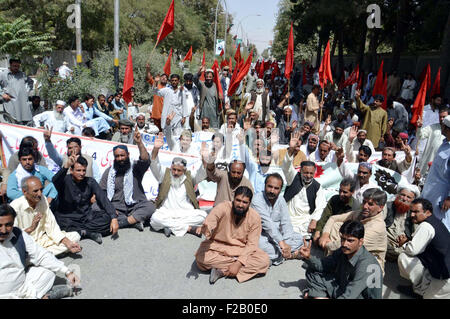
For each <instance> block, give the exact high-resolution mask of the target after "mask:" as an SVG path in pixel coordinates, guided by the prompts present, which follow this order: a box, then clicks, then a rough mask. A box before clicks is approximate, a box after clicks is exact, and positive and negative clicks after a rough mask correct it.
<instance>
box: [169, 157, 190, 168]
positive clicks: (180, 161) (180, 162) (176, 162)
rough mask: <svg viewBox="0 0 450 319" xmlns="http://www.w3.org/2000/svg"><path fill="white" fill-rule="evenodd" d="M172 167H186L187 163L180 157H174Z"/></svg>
mask: <svg viewBox="0 0 450 319" xmlns="http://www.w3.org/2000/svg"><path fill="white" fill-rule="evenodd" d="M172 165H183V166H184V167H186V165H187V162H186V160H185V159H184V158H182V157H174V158H173V160H172Z"/></svg>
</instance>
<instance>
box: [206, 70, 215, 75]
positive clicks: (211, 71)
mask: <svg viewBox="0 0 450 319" xmlns="http://www.w3.org/2000/svg"><path fill="white" fill-rule="evenodd" d="M206 73H212V74H214V71H213V69H206V71H205V74H206Z"/></svg>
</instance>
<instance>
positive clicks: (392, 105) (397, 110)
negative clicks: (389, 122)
mask: <svg viewBox="0 0 450 319" xmlns="http://www.w3.org/2000/svg"><path fill="white" fill-rule="evenodd" d="M386 111H387V116H388V119H393V120H394V124H393V127H394V129H395V130H396V131H398V132H403V131H406V130H407V129H408V123H409V121H408V111H406V109H405V107H404V106H403V104H401V103H399V102H396V101H394V100H393V99H392V98H391V99H388V100H387V110H386Z"/></svg>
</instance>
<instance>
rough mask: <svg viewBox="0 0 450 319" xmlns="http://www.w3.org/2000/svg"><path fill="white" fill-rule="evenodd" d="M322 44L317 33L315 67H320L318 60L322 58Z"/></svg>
mask: <svg viewBox="0 0 450 319" xmlns="http://www.w3.org/2000/svg"><path fill="white" fill-rule="evenodd" d="M322 44H323V40H322V37H321V36H320V33H319V43H318V45H317V54H316V56H317V60H316V68H319V67H320V61H321V59H322Z"/></svg>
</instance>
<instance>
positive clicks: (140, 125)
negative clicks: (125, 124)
mask: <svg viewBox="0 0 450 319" xmlns="http://www.w3.org/2000/svg"><path fill="white" fill-rule="evenodd" d="M136 125H137V127H138V128H139V129H143V128H144V127H145V123H142V124H139V123H136Z"/></svg>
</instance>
